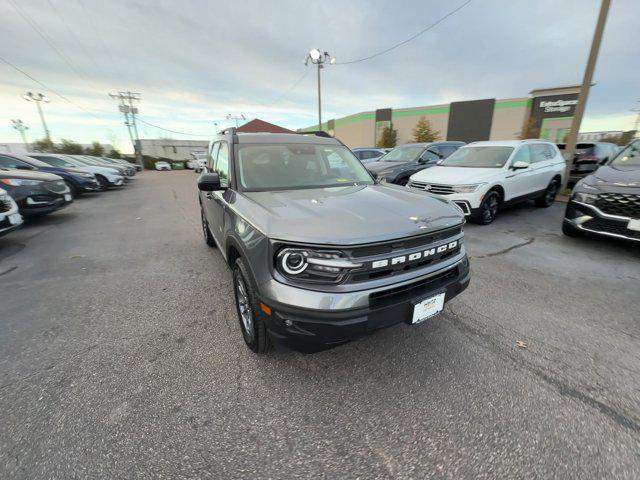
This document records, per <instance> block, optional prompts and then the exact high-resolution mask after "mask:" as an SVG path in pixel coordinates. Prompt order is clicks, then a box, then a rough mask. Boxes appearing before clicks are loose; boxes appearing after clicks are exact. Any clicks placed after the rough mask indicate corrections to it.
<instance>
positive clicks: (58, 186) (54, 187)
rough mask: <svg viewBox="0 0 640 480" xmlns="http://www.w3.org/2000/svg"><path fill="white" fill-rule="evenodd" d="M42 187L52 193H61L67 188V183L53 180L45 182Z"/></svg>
mask: <svg viewBox="0 0 640 480" xmlns="http://www.w3.org/2000/svg"><path fill="white" fill-rule="evenodd" d="M44 187H45V188H46V189H47V190H49V191H50V192H54V193H62V192H65V191H66V190H67V184H66V183H64V182H63V181H61V180H57V181H55V182H45V183H44Z"/></svg>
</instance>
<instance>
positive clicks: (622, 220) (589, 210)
mask: <svg viewBox="0 0 640 480" xmlns="http://www.w3.org/2000/svg"><path fill="white" fill-rule="evenodd" d="M562 231H563V233H564V234H565V235H568V236H570V237H578V236H582V235H585V234H588V233H595V234H598V235H603V236H607V237H614V238H622V239H625V240H633V241H636V242H640V140H636V141H635V142H632V143H631V144H629V145H628V146H627V147H626V148H625V149H624V150H622V151H621V152H620V153H619V154H618V155H617V156H616V157H615V158H613V159H612V160H610V161H609V162H608V163H607V164H606V165H604V166H602V167H600V168H599V169H598V170H597V171H596V172H595V173H593V174H591V175H589V176H587V177H585V178H583V179H582V180H580V181H579V182H578V183H577V184H576V186H575V188H574V189H573V192H572V194H571V200H570V201H569V203H568V204H567V209H566V211H565V218H564V222H563V224H562Z"/></svg>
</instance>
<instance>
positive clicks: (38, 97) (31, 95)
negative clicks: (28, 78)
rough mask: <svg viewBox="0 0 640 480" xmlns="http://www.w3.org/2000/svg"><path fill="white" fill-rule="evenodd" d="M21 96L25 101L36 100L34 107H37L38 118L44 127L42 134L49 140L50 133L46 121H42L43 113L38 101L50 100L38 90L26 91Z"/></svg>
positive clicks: (47, 101)
mask: <svg viewBox="0 0 640 480" xmlns="http://www.w3.org/2000/svg"><path fill="white" fill-rule="evenodd" d="M22 98H24V99H25V100H26V101H27V102H36V107H38V113H39V114H40V120H42V128H43V129H44V136H45V138H46V139H47V140H49V142H50V141H51V134H50V133H49V128H47V122H45V121H44V113H42V107H41V106H40V103H42V102H44V103H49V102H50V101H51V100H49V98H48V97H47V96H46V95H43V94H42V93H39V92H36V93H34V92H27V93H25V94H24V95H23V96H22Z"/></svg>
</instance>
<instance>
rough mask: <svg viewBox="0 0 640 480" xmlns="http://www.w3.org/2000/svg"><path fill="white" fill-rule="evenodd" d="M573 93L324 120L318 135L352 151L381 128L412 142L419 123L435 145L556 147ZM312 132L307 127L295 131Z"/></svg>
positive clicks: (572, 89)
mask: <svg viewBox="0 0 640 480" xmlns="http://www.w3.org/2000/svg"><path fill="white" fill-rule="evenodd" d="M579 91H580V87H579V86H569V87H558V88H544V89H536V90H532V91H531V92H529V96H527V97H518V98H504V99H495V98H489V99H482V100H469V101H461V102H452V103H447V104H441V105H429V106H423V107H412V108H397V109H392V108H380V109H377V110H371V111H368V112H360V113H356V114H353V115H348V116H346V117H342V118H336V119H332V120H329V121H327V122H326V123H323V124H322V130H324V131H326V132H328V133H330V134H331V135H333V136H335V137H337V138H339V139H340V140H341V141H343V142H344V143H345V144H346V145H347V146H349V147H351V148H355V147H366V146H373V145H376V144H377V141H378V139H379V138H380V137H381V135H382V131H383V130H384V128H385V127H388V126H391V127H392V128H393V129H394V130H396V132H397V135H398V145H400V144H403V143H409V142H411V141H413V129H414V127H415V126H416V124H417V123H418V121H419V120H420V118H421V117H425V118H426V119H427V120H429V122H430V124H431V126H432V128H434V129H435V130H437V131H438V132H440V140H460V141H464V142H473V141H478V140H508V139H517V138H519V137H520V136H521V135H523V134H524V135H525V136H535V137H539V138H546V139H549V140H552V141H554V142H561V141H562V140H563V139H564V137H565V136H566V134H567V133H568V132H569V129H570V127H571V119H572V118H573V114H574V110H575V106H576V104H577V103H578V93H579ZM317 129H318V126H317V125H313V126H310V127H307V128H304V129H301V130H300V131H313V130H317ZM523 132H524V133H523Z"/></svg>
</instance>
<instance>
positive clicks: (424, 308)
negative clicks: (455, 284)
mask: <svg viewBox="0 0 640 480" xmlns="http://www.w3.org/2000/svg"><path fill="white" fill-rule="evenodd" d="M444 295H445V294H444V293H439V294H438V295H436V296H434V297H431V298H427V299H426V300H423V301H421V302H420V303H417V304H416V305H415V306H414V307H413V318H412V319H411V323H414V324H415V323H420V322H424V321H425V320H426V319H427V318H430V317H433V316H434V315H437V314H438V313H440V312H441V311H442V309H443V307H444Z"/></svg>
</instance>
